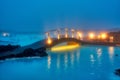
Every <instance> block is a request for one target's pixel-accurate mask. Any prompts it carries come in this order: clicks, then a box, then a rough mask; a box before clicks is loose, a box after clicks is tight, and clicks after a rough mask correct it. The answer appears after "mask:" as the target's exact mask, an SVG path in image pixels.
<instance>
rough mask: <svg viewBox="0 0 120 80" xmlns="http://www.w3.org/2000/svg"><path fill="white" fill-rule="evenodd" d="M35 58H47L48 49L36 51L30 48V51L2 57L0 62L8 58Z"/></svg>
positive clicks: (26, 50) (42, 48) (43, 48)
mask: <svg viewBox="0 0 120 80" xmlns="http://www.w3.org/2000/svg"><path fill="white" fill-rule="evenodd" d="M33 56H40V57H44V56H47V53H46V48H45V47H41V48H39V49H36V50H34V49H32V48H28V49H25V50H24V51H23V52H22V53H18V54H10V55H7V56H2V57H0V60H5V59H7V58H21V57H33Z"/></svg>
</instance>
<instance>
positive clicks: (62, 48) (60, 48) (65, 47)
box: [51, 44, 80, 51]
mask: <svg viewBox="0 0 120 80" xmlns="http://www.w3.org/2000/svg"><path fill="white" fill-rule="evenodd" d="M79 46H80V45H79V44H75V45H62V46H55V47H52V48H51V51H68V50H74V49H76V48H78V47H79Z"/></svg>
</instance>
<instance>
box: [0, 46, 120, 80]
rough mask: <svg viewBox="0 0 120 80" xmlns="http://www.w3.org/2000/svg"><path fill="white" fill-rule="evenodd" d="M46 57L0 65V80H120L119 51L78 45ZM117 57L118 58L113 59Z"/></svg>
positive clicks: (9, 61) (0, 63)
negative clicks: (119, 69) (75, 47)
mask: <svg viewBox="0 0 120 80" xmlns="http://www.w3.org/2000/svg"><path fill="white" fill-rule="evenodd" d="M48 53H49V55H48V57H44V58H25V59H16V60H7V61H1V62H0V80H120V78H119V77H118V76H116V75H114V70H115V69H117V68H120V48H119V47H112V46H110V47H106V46H81V47H80V48H78V49H76V50H74V51H67V52H51V51H49V52H48ZM115 54H118V55H119V56H115Z"/></svg>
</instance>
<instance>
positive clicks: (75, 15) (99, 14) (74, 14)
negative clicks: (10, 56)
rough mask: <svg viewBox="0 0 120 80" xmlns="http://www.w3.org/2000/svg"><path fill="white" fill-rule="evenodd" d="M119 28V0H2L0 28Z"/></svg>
mask: <svg viewBox="0 0 120 80" xmlns="http://www.w3.org/2000/svg"><path fill="white" fill-rule="evenodd" d="M59 27H60V28H61V27H70V28H74V27H75V28H81V29H86V28H87V29H103V28H116V27H120V1H119V0H0V30H6V31H15V32H16V31H20V32H21V31H24V32H25V31H30V32H39V31H40V32H41V31H46V30H49V29H53V28H54V29H55V28H59Z"/></svg>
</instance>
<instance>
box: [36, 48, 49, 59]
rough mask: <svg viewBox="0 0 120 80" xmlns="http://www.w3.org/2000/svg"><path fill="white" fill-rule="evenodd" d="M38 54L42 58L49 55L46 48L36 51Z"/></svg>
mask: <svg viewBox="0 0 120 80" xmlns="http://www.w3.org/2000/svg"><path fill="white" fill-rule="evenodd" d="M36 52H37V53H38V54H37V55H38V56H40V57H44V56H47V55H48V54H47V53H46V48H45V47H41V48H39V49H36Z"/></svg>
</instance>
